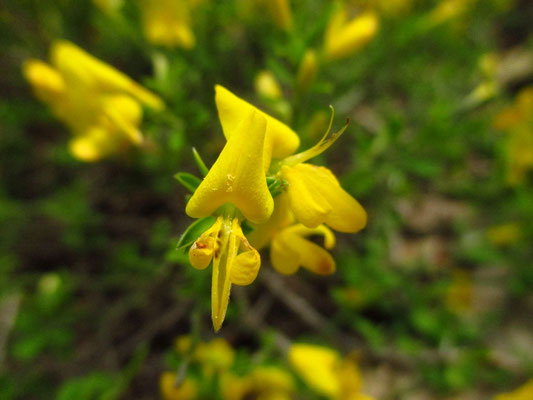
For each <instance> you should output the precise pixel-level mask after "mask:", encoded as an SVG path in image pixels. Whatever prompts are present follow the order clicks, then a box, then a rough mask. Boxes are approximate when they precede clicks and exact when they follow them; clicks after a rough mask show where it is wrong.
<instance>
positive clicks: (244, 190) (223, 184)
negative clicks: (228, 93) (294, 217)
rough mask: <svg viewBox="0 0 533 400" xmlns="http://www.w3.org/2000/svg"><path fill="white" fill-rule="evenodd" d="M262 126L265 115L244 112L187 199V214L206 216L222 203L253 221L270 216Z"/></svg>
mask: <svg viewBox="0 0 533 400" xmlns="http://www.w3.org/2000/svg"><path fill="white" fill-rule="evenodd" d="M265 128H266V120H265V118H264V117H263V116H262V115H261V114H259V113H258V112H256V111H255V110H251V112H249V113H247V115H245V116H244V120H243V121H242V123H241V124H240V125H239V127H238V128H237V129H235V130H234V132H233V135H232V136H231V137H230V138H229V140H228V142H227V143H226V146H224V149H223V150H222V152H221V153H220V155H219V157H218V159H217V160H216V162H215V164H214V165H213V167H211V169H210V170H209V172H208V174H207V176H206V177H205V178H204V180H203V181H202V183H201V184H200V186H199V187H198V188H197V189H196V191H195V192H194V194H193V195H192V197H191V199H190V200H189V202H188V204H187V207H186V209H185V211H186V212H187V214H188V215H189V216H190V217H193V218H201V217H206V216H208V215H211V214H212V213H213V212H214V211H215V210H216V209H217V208H219V207H220V206H222V205H223V204H225V203H231V204H233V205H235V206H236V207H237V208H238V209H239V210H240V211H241V213H242V214H243V215H244V216H245V217H246V218H247V219H249V220H250V221H252V222H255V223H261V222H264V221H266V220H267V219H268V218H269V217H270V215H271V214H272V211H273V208H274V201H273V199H272V196H271V195H270V192H269V191H268V187H267V184H266V178H265V173H264V170H263V160H262V156H263V148H264V141H265Z"/></svg>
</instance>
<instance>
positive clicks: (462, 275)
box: [446, 269, 473, 314]
mask: <svg viewBox="0 0 533 400" xmlns="http://www.w3.org/2000/svg"><path fill="white" fill-rule="evenodd" d="M472 292H473V288H472V277H471V274H470V273H468V271H465V270H462V269H456V270H454V271H453V272H452V282H451V284H450V286H449V287H448V292H447V293H446V306H447V307H448V309H450V311H452V312H455V313H457V314H464V313H466V312H468V311H470V309H471V308H472Z"/></svg>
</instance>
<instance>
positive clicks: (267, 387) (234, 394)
mask: <svg viewBox="0 0 533 400" xmlns="http://www.w3.org/2000/svg"><path fill="white" fill-rule="evenodd" d="M220 387H221V393H222V398H223V399H224V400H246V399H249V398H254V399H258V400H290V399H291V393H292V392H293V391H294V382H293V379H292V376H291V375H290V374H289V373H288V372H287V371H285V370H284V369H281V368H278V367H274V366H266V367H257V368H255V369H254V370H253V371H252V372H250V373H249V374H247V375H245V376H237V375H234V374H232V373H226V374H224V375H222V376H221V379H220Z"/></svg>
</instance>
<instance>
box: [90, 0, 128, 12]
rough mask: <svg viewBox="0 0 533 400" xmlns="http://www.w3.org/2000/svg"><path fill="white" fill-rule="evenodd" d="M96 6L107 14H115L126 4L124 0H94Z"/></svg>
mask: <svg viewBox="0 0 533 400" xmlns="http://www.w3.org/2000/svg"><path fill="white" fill-rule="evenodd" d="M93 3H94V5H95V6H96V7H98V8H99V9H100V10H102V11H103V12H104V13H106V14H113V13H114V12H116V11H118V10H119V9H120V8H122V6H123V5H124V0H93Z"/></svg>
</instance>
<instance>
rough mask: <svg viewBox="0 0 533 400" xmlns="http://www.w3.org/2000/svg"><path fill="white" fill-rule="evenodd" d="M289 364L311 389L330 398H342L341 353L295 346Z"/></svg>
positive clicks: (314, 347) (307, 346)
mask: <svg viewBox="0 0 533 400" xmlns="http://www.w3.org/2000/svg"><path fill="white" fill-rule="evenodd" d="M289 362H290V364H291V366H292V367H293V369H294V371H295V372H296V373H297V374H298V375H300V377H301V378H302V379H303V380H304V382H305V383H306V384H307V385H309V387H311V388H312V389H314V390H316V391H317V392H318V393H320V394H322V395H325V396H327V397H329V398H335V399H337V398H340V397H339V394H340V391H341V386H340V382H339V378H338V376H337V371H338V368H339V365H340V362H341V358H340V355H339V353H337V352H336V351H334V350H332V349H329V348H327V347H322V346H314V345H309V344H293V345H292V346H291V348H290V350H289Z"/></svg>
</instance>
